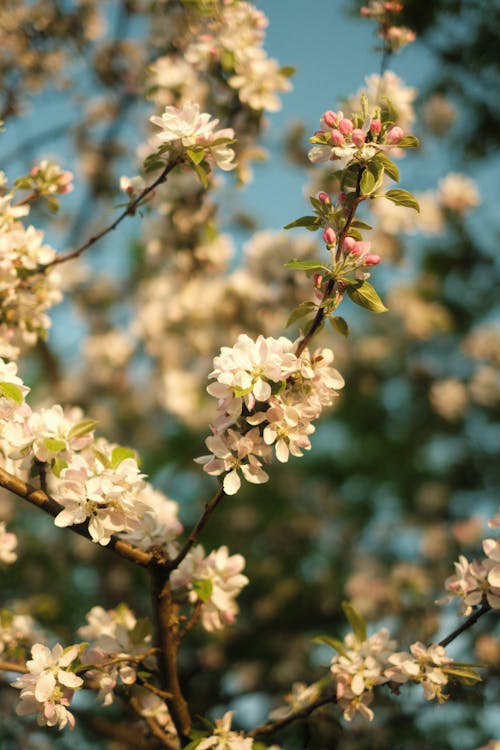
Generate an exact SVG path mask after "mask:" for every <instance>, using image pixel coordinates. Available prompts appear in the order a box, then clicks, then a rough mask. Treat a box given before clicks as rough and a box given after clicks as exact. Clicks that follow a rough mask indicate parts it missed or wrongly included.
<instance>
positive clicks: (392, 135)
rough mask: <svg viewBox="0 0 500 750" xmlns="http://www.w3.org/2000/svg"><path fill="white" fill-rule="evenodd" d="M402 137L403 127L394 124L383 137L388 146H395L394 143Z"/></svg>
mask: <svg viewBox="0 0 500 750" xmlns="http://www.w3.org/2000/svg"><path fill="white" fill-rule="evenodd" d="M403 138H404V130H403V128H400V127H399V125H394V127H392V128H391V129H390V130H388V131H387V135H386V137H385V139H386V142H387V143H388V144H389V145H390V146H395V145H396V143H399V141H401V140H402V139H403Z"/></svg>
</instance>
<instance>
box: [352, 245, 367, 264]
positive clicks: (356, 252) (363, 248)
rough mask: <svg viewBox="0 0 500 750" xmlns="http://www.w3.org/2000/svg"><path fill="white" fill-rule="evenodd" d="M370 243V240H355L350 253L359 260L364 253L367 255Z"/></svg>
mask: <svg viewBox="0 0 500 750" xmlns="http://www.w3.org/2000/svg"><path fill="white" fill-rule="evenodd" d="M370 244H371V243H370V242H362V241H360V242H355V243H354V247H353V249H352V250H351V255H352V256H354V257H355V258H359V259H360V260H361V259H362V258H364V257H365V256H366V255H368V251H369V249H370Z"/></svg>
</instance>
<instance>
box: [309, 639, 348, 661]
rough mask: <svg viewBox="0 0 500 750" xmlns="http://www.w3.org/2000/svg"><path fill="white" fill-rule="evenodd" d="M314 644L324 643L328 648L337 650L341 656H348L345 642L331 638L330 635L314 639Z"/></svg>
mask: <svg viewBox="0 0 500 750" xmlns="http://www.w3.org/2000/svg"><path fill="white" fill-rule="evenodd" d="M313 643H323V644H325V645H326V646H330V647H331V648H333V649H335V651H336V652H337V653H338V654H340V655H341V656H346V655H347V650H346V647H345V645H344V642H343V641H340V640H339V639H338V638H331V637H330V636H329V635H318V636H316V638H313Z"/></svg>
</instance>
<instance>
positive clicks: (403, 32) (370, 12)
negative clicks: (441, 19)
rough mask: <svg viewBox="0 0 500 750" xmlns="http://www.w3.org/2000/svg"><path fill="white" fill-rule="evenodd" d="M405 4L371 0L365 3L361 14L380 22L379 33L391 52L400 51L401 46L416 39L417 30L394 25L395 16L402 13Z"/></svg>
mask: <svg viewBox="0 0 500 750" xmlns="http://www.w3.org/2000/svg"><path fill="white" fill-rule="evenodd" d="M402 10H403V4H402V3H398V2H389V1H388V0H370V1H369V3H368V5H363V6H362V8H361V15H362V16H364V17H365V18H372V19H373V20H374V21H377V23H378V35H379V37H381V38H382V39H383V40H384V44H385V47H386V49H387V50H388V51H389V52H399V50H400V49H401V47H404V46H405V45H407V44H410V43H411V42H414V41H415V36H416V35H415V32H414V31H412V30H411V29H408V28H407V27H406V26H394V25H393V16H396V15H397V14H398V13H401V11H402Z"/></svg>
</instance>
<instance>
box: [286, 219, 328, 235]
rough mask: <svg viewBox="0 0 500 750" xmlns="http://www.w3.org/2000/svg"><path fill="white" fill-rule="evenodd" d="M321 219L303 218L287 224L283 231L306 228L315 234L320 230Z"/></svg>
mask: <svg viewBox="0 0 500 750" xmlns="http://www.w3.org/2000/svg"><path fill="white" fill-rule="evenodd" d="M320 226H321V225H320V223H319V219H318V217H317V216H301V217H300V219H295V221H291V222H290V224H287V225H286V226H285V227H283V229H293V228H294V227H304V228H305V229H308V230H309V231H310V232H315V231H316V230H317V229H319V228H320Z"/></svg>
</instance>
